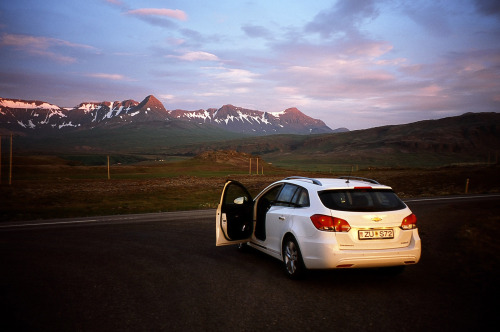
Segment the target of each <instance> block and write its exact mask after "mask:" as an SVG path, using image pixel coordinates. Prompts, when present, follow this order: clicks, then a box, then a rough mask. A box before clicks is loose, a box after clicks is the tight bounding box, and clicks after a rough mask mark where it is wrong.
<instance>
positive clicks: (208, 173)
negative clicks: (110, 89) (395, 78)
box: [0, 153, 500, 221]
mask: <svg viewBox="0 0 500 332" xmlns="http://www.w3.org/2000/svg"><path fill="white" fill-rule="evenodd" d="M250 157H252V156H250V155H245V154H238V153H229V154H228V153H225V154H224V153H221V154H218V155H208V156H205V157H202V158H177V160H175V161H173V160H170V161H169V162H166V161H154V162H153V161H149V162H139V163H137V164H133V165H124V164H119V163H111V164H110V167H109V174H110V178H109V179H108V167H107V166H106V165H104V166H83V165H81V163H79V162H78V161H76V162H75V160H74V159H72V160H68V159H63V158H60V157H54V156H29V157H16V159H15V160H16V163H15V165H14V168H13V172H12V183H11V184H10V185H9V184H8V169H7V167H6V165H5V164H4V165H3V167H2V174H1V180H2V182H1V184H0V221H12V220H34V219H47V218H64V217H83V216H95V215H110V214H131V213H147V212H160V211H175V210H192V209H207V208H215V207H216V206H217V204H218V201H219V198H220V192H221V189H222V186H223V185H224V182H225V181H226V179H228V178H231V179H236V180H238V181H240V182H241V183H243V184H244V185H246V186H247V187H248V188H249V190H250V192H251V193H252V194H253V195H256V194H257V193H258V192H260V190H262V189H263V188H264V187H265V186H266V185H268V184H270V183H271V182H273V181H275V180H278V179H282V178H283V177H286V176H290V175H302V176H312V177H321V176H324V177H332V176H336V175H347V174H349V173H351V172H352V173H351V174H352V175H355V176H361V177H369V178H373V179H376V180H378V181H379V182H381V183H384V184H387V185H389V186H392V187H393V189H394V190H395V191H396V192H397V193H398V195H399V196H400V197H402V198H409V197H422V196H442V195H453V194H463V193H465V189H466V182H467V179H469V185H468V193H469V194H477V193H498V192H500V179H499V176H498V174H499V167H498V165H469V166H454V167H441V168H388V167H385V168H371V169H370V168H362V167H361V168H360V167H359V166H352V167H350V166H349V165H341V166H342V167H343V168H344V169H332V168H330V169H329V170H328V171H325V169H324V168H323V169H322V170H321V171H316V172H312V171H304V170H300V169H299V170H290V169H285V168H279V167H276V166H273V165H270V164H267V163H264V162H263V161H262V160H260V164H259V174H258V175H257V174H256V166H257V165H256V159H253V164H252V169H251V172H252V174H249V173H250V163H249V158H250ZM262 171H263V172H264V174H262Z"/></svg>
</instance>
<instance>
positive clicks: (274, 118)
mask: <svg viewBox="0 0 500 332" xmlns="http://www.w3.org/2000/svg"><path fill="white" fill-rule="evenodd" d="M175 121H185V122H192V123H195V124H197V125H207V126H216V127H219V128H222V129H225V130H228V131H232V132H243V133H253V134H256V135H269V134H284V133H288V134H310V133H328V132H332V129H330V128H329V127H328V126H326V125H325V123H324V122H323V121H321V120H317V119H313V118H311V117H309V116H307V115H305V114H303V113H302V112H300V111H299V110H298V109H296V108H289V109H286V110H284V111H283V112H277V113H270V112H262V111H257V110H249V109H244V108H241V107H236V106H233V105H224V106H222V107H221V108H219V109H216V108H209V109H207V110H197V111H185V110H171V111H168V110H167V109H165V107H164V106H163V104H162V103H161V102H160V101H159V100H158V99H157V98H155V97H154V96H152V95H150V96H147V97H146V98H145V99H144V100H143V101H142V102H140V103H139V102H137V101H135V100H124V101H121V102H119V101H115V102H100V103H95V102H88V103H81V104H79V105H77V106H75V107H74V108H62V107H59V106H56V105H53V104H50V103H46V102H41V101H32V100H18V99H6V98H0V130H2V131H6V130H9V131H14V132H24V133H29V132H40V131H42V132H47V131H49V132H54V131H65V130H85V129H92V128H94V127H97V126H112V127H118V126H123V125H127V124H131V123H143V124H145V123H157V122H175Z"/></svg>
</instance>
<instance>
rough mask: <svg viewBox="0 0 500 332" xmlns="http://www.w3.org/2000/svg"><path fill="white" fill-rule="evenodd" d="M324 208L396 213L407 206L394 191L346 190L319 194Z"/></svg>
mask: <svg viewBox="0 0 500 332" xmlns="http://www.w3.org/2000/svg"><path fill="white" fill-rule="evenodd" d="M319 198H320V199H321V202H322V203H323V205H324V206H326V207H327V208H329V209H332V210H340V211H360V212H362V211H373V212H379V211H394V210H401V209H404V208H405V207H406V205H405V204H404V203H403V202H402V201H401V200H400V199H399V198H398V196H396V194H395V193H394V192H393V191H392V190H387V189H345V190H325V191H321V192H319Z"/></svg>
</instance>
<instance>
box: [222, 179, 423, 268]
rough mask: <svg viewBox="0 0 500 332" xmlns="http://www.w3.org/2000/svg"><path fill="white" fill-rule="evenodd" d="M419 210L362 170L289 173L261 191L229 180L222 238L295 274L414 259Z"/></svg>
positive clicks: (401, 263) (417, 249)
mask: <svg viewBox="0 0 500 332" xmlns="http://www.w3.org/2000/svg"><path fill="white" fill-rule="evenodd" d="M416 221H417V218H416V216H415V215H414V214H413V213H412V212H411V211H410V209H409V208H408V207H407V206H406V204H405V203H403V202H402V201H401V200H400V199H399V198H398V197H397V196H396V194H395V193H394V191H393V190H392V189H391V188H390V187H388V186H384V185H382V184H379V183H378V182H376V181H374V180H370V179H364V178H357V177H341V178H325V179H323V178H322V179H312V178H304V177H289V178H286V179H284V180H281V181H277V182H274V183H272V184H271V185H269V186H268V187H267V188H265V189H264V190H263V191H262V192H261V193H260V194H259V195H257V197H256V198H255V199H252V197H251V196H250V194H249V193H248V190H247V189H246V188H245V187H244V186H243V185H242V184H241V183H239V182H237V181H232V180H228V181H227V182H226V184H225V185H224V189H223V191H222V196H221V200H220V203H219V206H218V207H217V215H216V244H217V246H222V245H228V244H240V245H241V244H248V245H249V246H251V247H254V248H256V249H258V250H260V251H262V252H265V253H266V254H269V255H271V256H273V257H275V258H277V259H280V260H282V261H283V263H284V267H285V270H286V272H287V274H288V276H289V277H291V278H296V277H299V276H301V275H302V274H303V273H304V272H305V270H306V269H336V268H365V267H386V266H387V267H389V266H401V267H404V266H405V265H409V264H416V263H417V262H418V261H419V259H420V254H421V243H420V237H419V235H418V230H417V225H416Z"/></svg>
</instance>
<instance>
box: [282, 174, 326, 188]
mask: <svg viewBox="0 0 500 332" xmlns="http://www.w3.org/2000/svg"><path fill="white" fill-rule="evenodd" d="M285 180H308V181H311V182H312V183H314V184H315V185H318V186H323V184H322V183H321V182H320V181H319V180H318V179H313V178H308V177H305V176H289V177H287V178H286V179H285Z"/></svg>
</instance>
